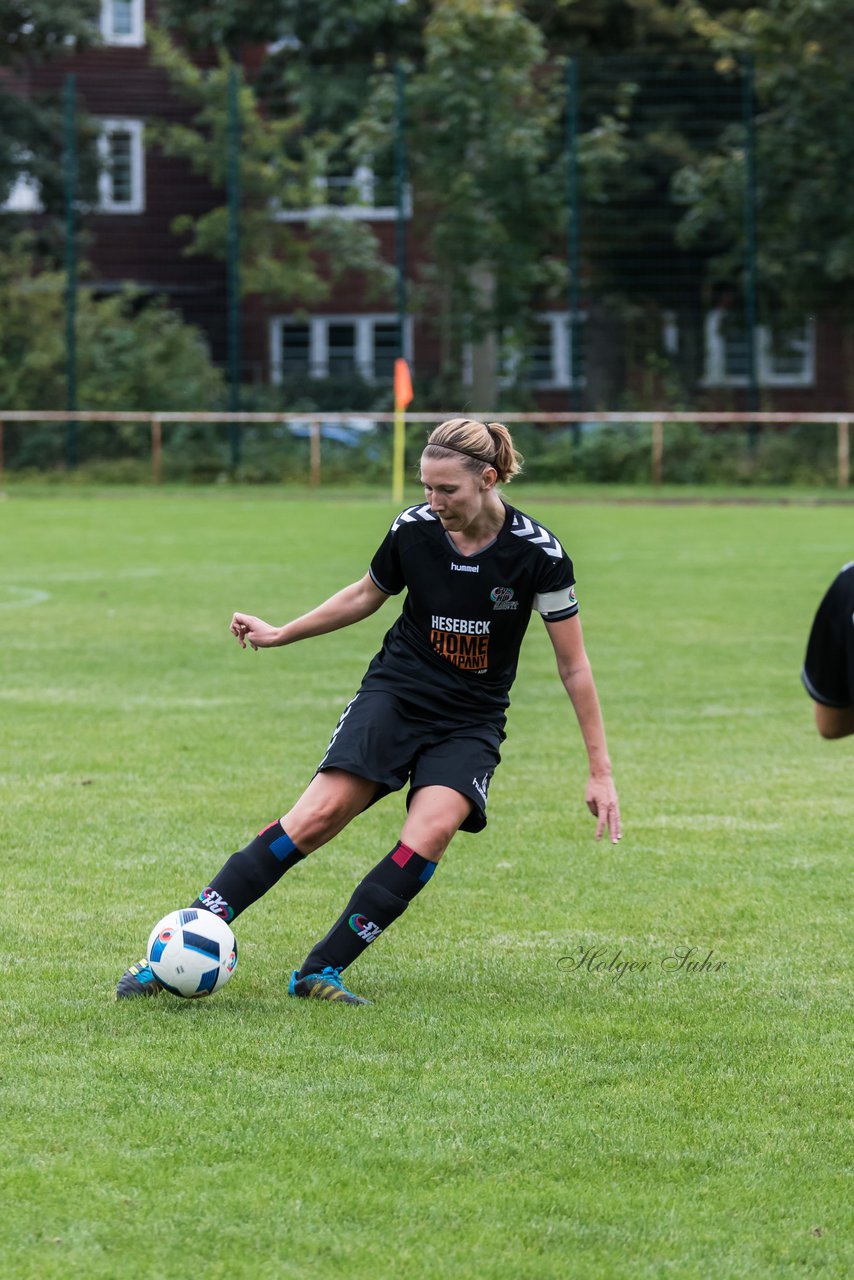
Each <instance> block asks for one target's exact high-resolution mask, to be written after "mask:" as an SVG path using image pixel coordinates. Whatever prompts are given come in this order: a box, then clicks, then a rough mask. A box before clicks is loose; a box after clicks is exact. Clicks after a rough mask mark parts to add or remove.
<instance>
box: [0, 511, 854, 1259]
mask: <svg viewBox="0 0 854 1280" xmlns="http://www.w3.org/2000/svg"><path fill="white" fill-rule="evenodd" d="M588 496H589V495H588ZM508 497H510V498H511V499H513V500H515V501H517V502H518V503H519V505H520V506H522V507H523V508H524V509H526V510H529V511H531V512H532V513H533V514H535V515H537V514H538V515H540V516H541V518H542V519H544V520H545V522H546V524H548V525H549V527H551V528H552V529H553V530H554V531H555V533H557V534H558V536H559V537H560V538H561V539H562V540H563V541H564V543H565V545H566V547H567V549H568V550H569V552H570V554H571V555H572V556H573V558H574V560H575V562H576V570H577V576H578V591H579V598H580V600H581V605H582V616H583V620H584V627H585V635H586V639H587V644H588V649H589V652H590V654H591V658H592V661H593V664H594V670H595V672H596V676H597V680H598V684H599V689H600V695H601V698H602V702H603V705H604V710H605V716H606V723H607V727H608V732H609V737H610V742H611V749H612V755H613V758H614V765H615V770H616V774H617V780H618V783H619V786H620V794H621V800H622V803H623V809H624V818H625V828H626V834H625V837H624V840H623V843H622V845H621V846H620V847H619V848H618V849H616V850H615V849H613V848H611V847H610V846H604V845H599V846H597V845H595V844H594V843H593V841H592V838H591V837H592V821H591V819H590V818H589V815H587V814H586V811H585V809H584V805H583V786H584V754H583V750H582V748H581V745H580V742H579V736H578V732H577V729H576V727H575V725H574V718H573V716H572V712H571V708H570V707H569V704H568V702H567V700H566V698H565V696H564V694H563V692H562V690H561V688H560V686H559V684H558V681H557V677H556V675H555V672H554V661H553V656H552V653H551V647H550V645H549V644H548V640H547V637H546V636H545V634H544V629H543V628H542V626H541V625H540V624H539V622H538V621H537V620H536V619H534V621H533V623H532V626H531V630H530V632H529V636H528V638H527V640H526V642H525V649H524V652H523V656H522V662H521V665H520V674H519V679H518V681H517V684H516V687H515V690H514V699H513V707H512V709H511V713H510V725H509V737H508V741H507V743H506V744H505V749H504V763H503V764H502V767H501V769H500V770H499V772H498V774H497V776H496V780H495V783H494V787H493V790H492V794H491V797H490V825H489V827H488V829H487V831H486V833H485V834H484V835H483V836H480V837H478V838H473V837H467V836H460V837H459V838H458V839H457V841H456V842H455V843H454V845H453V846H452V848H451V850H450V851H449V853H448V855H447V857H446V859H445V860H444V862H443V865H442V866H441V867H440V869H439V872H438V874H437V876H436V877H435V879H434V880H433V882H432V884H431V886H430V889H429V891H428V892H425V893H424V894H423V895H421V897H420V898H419V900H418V902H417V903H415V904H413V907H412V909H411V910H410V911H409V912H408V913H407V916H406V918H405V920H402V921H401V922H400V923H399V925H398V926H396V927H395V929H393V930H390V931H389V934H388V936H387V937H384V938H383V939H382V940H381V941H380V943H379V944H378V945H377V946H376V947H375V948H372V949H371V950H370V951H369V952H368V953H367V954H366V956H365V957H364V959H363V960H362V961H360V963H359V965H358V966H356V967H355V968H354V969H353V970H352V973H351V977H352V984H353V986H354V987H355V989H356V990H358V991H361V992H364V994H366V995H367V996H369V997H370V998H371V999H372V1000H374V1001H375V1003H374V1004H373V1005H372V1006H371V1007H370V1008H369V1009H358V1010H354V1009H346V1008H345V1009H340V1008H337V1007H334V1006H326V1005H319V1004H313V1003H309V1002H300V1003H297V1002H292V1001H289V1000H288V999H287V998H286V997H285V995H284V987H285V982H286V978H287V974H288V971H289V969H290V967H292V966H293V965H294V964H296V963H298V962H299V961H300V960H301V958H302V956H303V954H304V953H305V951H306V949H307V947H308V946H309V945H310V944H311V943H312V942H313V941H314V940H315V939H316V937H317V936H319V934H320V933H321V932H322V931H323V930H324V929H325V928H326V927H327V926H328V924H329V922H330V920H331V918H332V917H333V915H334V914H337V912H338V911H339V910H340V909H341V906H342V904H343V902H344V901H345V900H346V896H347V895H348V894H349V892H350V890H351V888H352V886H353V885H354V884H355V882H356V881H357V880H358V879H359V878H360V876H361V875H362V874H363V873H364V871H365V870H366V869H367V868H368V867H370V866H372V865H373V863H374V862H376V861H377V859H378V858H379V857H380V856H381V855H382V854H383V853H384V852H385V851H386V850H387V849H389V848H390V847H391V845H392V844H393V842H394V839H395V836H396V832H397V829H398V826H399V823H400V820H401V818H402V815H403V799H402V797H399V796H398V797H391V798H389V799H388V800H387V801H385V802H383V804H381V805H378V806H376V807H374V808H373V809H371V810H369V811H368V812H367V813H366V814H364V815H363V816H362V817H361V818H360V819H359V820H358V821H357V822H356V823H354V824H353V825H352V826H351V828H349V829H348V830H347V831H346V832H344V833H343V834H342V835H341V836H340V837H339V838H338V839H337V840H336V841H335V842H334V843H333V844H332V845H331V846H330V847H329V848H328V849H327V850H324V851H322V852H321V853H318V854H317V855H314V856H313V857H312V858H311V859H309V860H307V862H306V863H304V864H302V865H301V866H299V867H298V868H296V869H295V871H294V872H293V873H292V874H290V875H289V876H288V877H287V878H286V880H285V881H284V882H283V883H282V884H281V885H280V886H279V888H278V889H277V890H276V891H275V892H274V893H273V894H271V895H269V896H268V898H266V899H265V900H264V901H262V902H261V903H260V904H258V905H257V906H256V907H255V908H254V909H253V910H252V911H251V912H249V913H247V915H246V916H245V917H243V918H241V920H240V921H239V922H238V924H237V933H238V937H239V939H240V965H239V967H238V971H237V974H236V976H235V978H234V980H233V981H232V982H231V983H230V984H229V986H228V987H227V988H226V989H225V990H224V991H223V992H222V993H220V994H218V995H217V996H216V997H215V998H214V999H212V1000H210V1001H207V1002H200V1003H183V1002H179V1001H177V1000H172V999H169V998H167V997H162V998H160V999H158V1000H157V1001H154V1002H144V1003H143V1002H141V1003H140V1004H138V1005H129V1006H128V1005H116V1004H115V1002H114V1001H113V998H112V997H113V991H114V985H115V980H116V978H117V976H118V974H119V972H120V971H121V970H122V968H123V967H124V966H125V965H126V964H127V963H128V962H130V961H131V960H133V959H136V958H137V957H138V956H139V955H140V954H141V952H142V947H143V945H144V940H145V938H146V937H147V933H148V930H149V928H150V926H151V924H152V923H153V922H154V921H155V920H156V919H157V918H158V917H159V916H160V915H162V914H164V913H165V912H166V911H167V910H170V909H172V908H174V907H175V906H177V905H180V904H182V903H184V902H186V901H187V900H188V898H189V897H190V896H191V895H192V894H194V893H195V892H196V890H197V889H198V888H199V887H200V886H201V885H202V884H203V883H205V881H206V879H207V878H208V877H209V876H210V874H211V873H212V871H213V870H215V869H216V867H217V866H218V865H219V863H220V862H221V861H222V858H223V856H224V855H226V854H227V853H229V852H231V850H232V849H235V848H237V847H239V846H240V845H241V844H243V843H244V842H245V840H246V838H247V837H248V836H249V835H251V833H252V832H253V831H254V830H257V829H258V827H260V826H261V825H262V823H264V822H266V821H269V820H270V819H271V818H272V817H274V816H276V815H277V814H278V813H279V812H281V811H283V810H284V809H285V808H286V807H287V806H288V804H289V803H290V801H291V799H292V798H293V797H294V795H295V794H296V793H297V792H298V791H299V790H300V789H301V787H302V786H303V785H304V784H305V782H306V781H307V779H308V778H309V777H310V774H311V772H312V770H313V768H314V766H315V764H316V762H317V760H318V759H319V757H320V756H321V755H322V753H323V750H324V748H325V745H326V742H327V740H328V736H329V733H330V732H331V730H332V728H333V726H334V724H335V721H336V719H337V716H338V714H339V713H340V710H341V708H342V707H343V706H344V705H345V703H346V701H347V700H348V699H349V697H351V696H352V693H353V690H354V689H355V687H356V686H357V684H358V681H359V678H360V676H361V673H362V671H363V670H364V667H365V665H366V664H367V661H368V659H369V657H370V655H371V654H372V653H373V652H374V649H375V648H376V646H377V645H378V643H379V641H380V639H381V637H382V634H383V632H384V630H385V628H386V627H387V626H388V625H390V623H391V621H392V619H393V616H394V610H395V608H396V605H395V604H394V602H392V603H390V604H389V605H387V606H386V607H385V608H384V609H383V610H381V612H380V613H379V614H378V615H376V616H375V617H374V618H371V619H369V620H367V621H366V622H365V623H363V624H360V626H359V627H358V628H354V629H351V630H349V631H345V632H342V633H339V634H337V635H334V636H328V637H322V638H319V639H317V640H315V641H313V642H310V643H307V644H305V645H300V646H295V647H293V648H291V649H288V650H283V651H279V652H276V653H258V654H256V653H243V652H241V651H240V650H239V649H238V647H237V645H236V644H235V643H234V641H233V640H232V639H231V637H229V635H228V634H227V626H228V621H229V619H230V616H231V612H232V611H233V610H234V609H235V608H241V609H247V610H251V611H253V612H257V613H259V614H261V615H262V616H265V617H269V618H271V619H272V620H284V619H285V618H287V617H289V616H294V615H296V614H298V613H300V612H303V611H305V610H306V609H308V608H310V607H311V606H312V605H313V604H315V603H317V602H318V601H319V600H320V599H322V598H323V597H324V596H326V595H328V594H330V593H331V592H332V591H334V590H336V589H337V588H338V587H340V586H341V585H343V584H344V583H345V582H347V581H351V580H353V579H355V578H356V577H358V576H360V575H361V574H362V573H363V572H364V570H365V567H366V565H367V563H368V560H369V558H370V555H371V554H372V552H373V550H374V548H375V546H376V545H377V544H378V543H379V541H380V539H381V537H382V536H383V533H384V531H385V528H386V527H387V522H388V520H389V519H390V518H391V516H392V515H393V514H394V511H393V508H392V507H391V506H390V504H389V503H388V502H387V501H385V500H383V499H373V500H371V499H367V498H351V499H347V498H346V497H342V498H340V499H338V500H337V501H336V503H335V504H334V505H331V504H329V503H327V502H314V501H309V500H306V501H298V500H295V499H293V498H289V499H288V500H287V501H282V502H281V503H279V502H276V501H273V500H271V498H270V497H269V495H265V496H264V498H263V500H259V499H258V498H257V497H256V495H254V494H252V493H249V492H248V491H237V492H229V493H228V494H227V495H226V494H223V495H222V496H221V497H220V496H219V495H217V494H212V493H210V492H204V493H199V494H188V493H171V494H170V493H166V494H162V495H151V496H148V495H137V496H135V497H134V498H133V500H129V501H119V500H106V501H92V500H89V495H88V494H87V493H86V491H83V492H81V493H79V494H74V495H65V494H63V495H61V496H56V495H54V496H52V497H51V499H50V500H49V501H40V500H36V499H30V498H27V497H26V496H25V495H24V494H23V493H22V492H21V491H16V492H13V494H12V497H11V498H10V500H9V501H7V502H5V503H3V504H2V505H0V549H1V550H0V600H2V601H4V602H6V601H13V600H14V599H15V597H16V593H17V603H16V604H15V607H12V608H4V609H2V610H0V633H2V650H0V652H2V658H0V662H2V667H0V676H1V677H2V678H0V708H2V710H0V714H2V723H3V752H2V758H0V815H2V816H0V829H2V835H3V849H4V872H5V874H4V902H5V918H4V924H5V946H4V947H3V949H2V964H3V968H4V975H3V976H4V988H3V996H4V999H3V1001H2V1008H3V1014H4V1023H5V1029H4V1035H3V1039H2V1053H3V1056H4V1058H5V1063H4V1065H3V1070H2V1089H3V1092H4V1095H5V1097H4V1102H5V1109H4V1117H5V1118H4V1136H5V1139H6V1144H5V1145H6V1158H5V1160H4V1161H3V1162H2V1166H0V1189H2V1192H3V1195H4V1203H6V1204H7V1205H9V1206H10V1211H9V1213H8V1214H7V1221H6V1241H7V1243H6V1249H5V1251H4V1263H5V1272H6V1274H7V1275H8V1276H10V1277H19V1276H20V1277H31V1276H38V1277H68V1276H78V1275H80V1276H84V1275H85V1276H87V1277H118V1276H123V1277H124V1276H131V1277H141V1278H145V1280H147V1278H148V1277H155V1276H159V1275H161V1274H162V1273H163V1272H164V1271H165V1270H167V1269H172V1268H174V1267H175V1266H183V1265H184V1264H185V1263H186V1264H187V1265H190V1264H192V1265H196V1263H198V1265H200V1266H202V1267H203V1269H204V1272H205V1274H206V1275H207V1276H212V1277H216V1276H223V1277H225V1276H228V1277H247V1280H254V1278H255V1277H291V1276H293V1277H305V1276H317V1277H323V1278H326V1277H333V1276H338V1275H344V1274H347V1275H351V1276H356V1277H361V1276H365V1277H367V1276H369V1275H370V1276H373V1277H377V1276H394V1277H395V1280H398V1278H400V1280H408V1278H409V1277H412V1278H415V1277H434V1276H435V1277H446V1276H447V1277H469V1276H478V1277H488V1278H489V1280H492V1277H495V1278H500V1280H503V1278H504V1277H507V1278H508V1280H510V1277H513V1278H515V1277H520V1276H523V1277H527V1276H530V1277H556V1278H557V1277H566V1276H572V1277H611V1276H631V1277H635V1276H638V1277H658V1276H663V1275H674V1276H679V1277H698V1278H699V1277H703V1278H705V1277H709V1276H734V1277H735V1276H737V1277H741V1276H748V1277H749V1276H757V1277H758V1276H789V1275H792V1276H794V1275H818V1276H839V1277H842V1276H846V1275H848V1274H850V1273H851V1272H852V1270H854V1256H852V1246H851V1240H852V1215H851V1209H850V1204H851V1186H850V1150H851V1147H850V1142H851V1131H850V1096H849V1092H848V1085H847V1080H848V1079H849V1075H848V1071H849V1064H850V1030H849V1028H850V1002H851V961H850V937H849V925H848V899H849V884H850V869H849V862H850V834H849V833H850V822H851V794H852V791H851V767H852V756H851V747H850V746H849V744H848V743H847V742H843V743H835V744H831V743H825V742H822V741H821V740H820V739H819V738H818V737H817V735H816V734H815V732H814V729H813V727H812V720H811V711H810V706H809V702H808V699H807V698H806V696H805V694H804V693H803V691H802V690H801V688H800V685H799V681H798V673H799V669H800V664H801V661H802V657H803V650H804V646H805V641H806V634H807V630H808V627H809V622H810V620H811V617H812V613H813V611H814V609H815V606H816V604H817V602H818V599H819V597H820V595H821V593H822V592H823V590H824V589H825V587H826V585H827V583H828V582H829V580H830V578H831V576H832V574H833V573H834V572H835V571H836V570H837V569H838V567H839V566H840V565H841V563H842V562H843V561H845V560H847V559H850V558H851V555H852V551H851V537H850V519H849V516H848V514H847V512H846V511H845V510H844V509H839V508H820V509H810V508H788V507H765V508H753V507H745V508H703V507H696V508H683V507H678V508H649V507H646V508H643V507H614V506H607V505H595V504H590V503H588V502H585V504H584V505H583V506H578V507H575V506H572V505H563V504H548V505H545V504H544V505H543V506H542V507H538V505H537V499H536V491H531V490H525V489H523V488H521V487H520V488H519V489H518V490H514V489H512V488H511V490H510V491H509V492H508ZM416 498H417V493H416V492H414V491H413V500H415V499H416ZM4 592H5V593H4ZM23 592H45V593H48V596H49V598H48V599H47V600H44V601H42V602H40V603H35V602H32V603H29V604H26V603H23V601H24V600H25V599H26V597H25V596H23V595H22V594H21V593H23ZM690 947H697V948H698V950H697V953H696V956H697V957H699V958H700V959H702V958H703V957H705V956H706V955H707V953H708V952H709V951H712V952H713V961H714V962H716V963H717V962H723V966H724V967H723V968H720V969H712V970H705V971H702V972H695V973H692V972H690V971H686V970H685V969H684V968H683V969H681V970H677V971H673V969H672V968H668V967H666V966H664V965H663V964H662V961H663V960H666V959H667V957H669V956H670V955H672V954H673V952H674V949H677V948H683V949H684V948H690ZM594 953H595V955H596V956H597V957H598V958H599V959H603V960H605V961H606V962H607V963H608V964H610V965H611V968H610V969H608V968H599V969H597V968H595V967H594V966H595V964H596V963H597V960H595V959H594V960H593V961H592V962H591V965H590V967H587V966H584V967H581V968H573V967H572V965H573V963H575V961H577V960H578V959H579V958H580V957H581V956H583V955H584V954H587V955H588V956H589V955H594ZM680 954H681V952H680ZM566 958H569V959H566ZM621 960H622V961H623V962H625V961H629V962H634V966H635V967H634V968H633V969H631V970H630V971H626V972H623V973H622V975H621V976H620V971H619V965H620V963H621ZM12 1206H14V1211H13V1210H12Z"/></svg>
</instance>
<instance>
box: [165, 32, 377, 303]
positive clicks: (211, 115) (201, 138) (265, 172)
mask: <svg viewBox="0 0 854 1280" xmlns="http://www.w3.org/2000/svg"><path fill="white" fill-rule="evenodd" d="M150 44H151V52H152V57H153V59H154V61H155V62H156V63H157V64H158V65H160V66H161V67H163V69H164V70H165V71H166V72H167V73H168V75H169V78H170V80H171V82H172V85H173V87H174V89H175V90H176V91H177V92H178V93H179V94H180V95H181V96H182V97H184V98H185V99H186V100H187V101H189V102H191V103H192V104H193V105H194V106H195V107H196V114H195V116H194V120H193V124H192V125H183V124H180V125H179V124H172V123H169V122H168V121H163V120H156V119H155V120H153V121H151V124H150V136H151V138H152V139H153V141H154V142H155V143H156V144H157V145H158V146H159V147H160V148H161V149H162V151H163V152H164V154H166V155H168V156H180V157H183V158H185V159H186V160H187V161H188V162H189V163H190V165H191V167H192V168H193V170H194V172H196V173H198V174H202V175H204V176H205V177H206V178H207V179H208V180H209V182H210V183H211V185H212V186H213V187H214V188H216V189H218V190H222V189H223V188H224V187H225V186H226V184H227V178H228V164H229V160H228V157H229V151H230V135H229V131H230V129H231V128H232V122H231V121H230V119H229V110H228V80H229V75H230V74H231V71H232V67H233V63H232V62H231V59H230V58H229V56H228V55H227V54H226V53H224V52H223V53H220V56H219V60H218V63H217V65H216V66H215V67H213V68H211V69H202V68H200V67H198V66H196V65H195V64H194V63H193V62H192V61H191V60H190V58H189V57H188V56H187V55H186V53H184V52H183V51H182V50H181V49H179V48H178V46H177V45H176V44H174V43H172V42H171V40H170V39H169V38H168V36H167V35H166V34H165V33H163V32H162V31H157V30H154V29H153V30H152V31H151V33H150ZM237 114H238V119H239V124H238V127H239V215H238V217H239V235H240V278H241V290H242V292H243V293H244V294H258V295H262V296H264V297H267V298H272V299H282V298H287V299H289V300H290V301H291V302H292V303H294V302H296V303H299V304H303V305H306V304H309V303H316V302H317V301H318V300H320V299H321V298H323V297H325V296H326V294H327V293H328V291H329V280H330V277H331V279H333V280H334V279H336V278H337V277H338V276H339V275H340V274H341V273H342V272H344V271H347V270H356V271H360V272H363V273H365V274H366V276H370V277H372V278H373V281H374V285H375V287H376V288H380V287H381V286H382V284H383V283H387V282H389V281H390V280H391V278H392V277H391V274H390V272H389V270H388V268H387V267H386V266H385V264H384V263H383V262H382V261H381V259H380V256H379V253H378V251H377V246H376V242H375V239H374V237H373V235H372V233H371V232H370V230H369V229H368V227H367V226H365V225H364V224H362V223H359V222H356V221H351V220H347V219H342V218H338V217H336V216H335V215H334V214H332V215H330V216H328V217H324V218H317V219H315V220H314V221H313V224H312V228H311V231H310V233H309V234H306V233H305V232H304V231H303V230H295V229H294V227H293V226H292V225H290V224H288V223H286V222H283V221H281V220H279V219H277V217H276V212H277V211H279V210H282V211H287V210H290V209H293V208H306V207H308V206H310V205H312V204H313V203H316V200H315V199H314V193H315V192H316V184H317V180H318V177H319V176H320V174H321V173H322V172H323V162H324V157H325V149H324V146H323V140H322V139H320V140H318V142H317V144H316V145H315V143H313V142H312V141H311V140H307V139H305V138H303V137H301V136H300V129H301V121H300V119H299V117H298V116H293V115H287V116H285V117H278V118H277V117H276V116H273V115H271V114H270V113H269V112H267V111H266V110H264V108H263V105H262V104H261V103H260V102H259V100H258V97H257V94H256V93H255V90H254V89H253V88H252V86H250V85H249V84H248V83H246V81H245V80H244V79H241V81H240V85H239V93H238V106H237ZM228 225H229V217H228V209H227V206H226V205H222V204H221V205H217V206H216V207H214V208H213V209H211V210H210V211H209V212H207V213H205V214H202V215H201V216H199V217H195V218H194V217H192V216H190V215H185V216H181V217H179V218H177V219H176V221H175V223H174V230H175V231H176V232H177V233H179V234H182V235H187V236H188V237H189V240H188V243H187V246H186V248H185V250H184V251H185V253H188V254H205V255H211V256H213V257H216V258H221V259H223V258H225V257H226V256H227V253H228ZM319 252H322V254H323V262H324V265H325V268H326V270H325V271H324V270H321V269H320V267H319V262H318V257H317V255H318V253H319Z"/></svg>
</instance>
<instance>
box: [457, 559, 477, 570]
mask: <svg viewBox="0 0 854 1280" xmlns="http://www.w3.org/2000/svg"><path fill="white" fill-rule="evenodd" d="M451 568H452V569H456V571H457V573H480V565H479V564H455V563H454V561H453V560H452V561H451Z"/></svg>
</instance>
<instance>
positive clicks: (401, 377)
mask: <svg viewBox="0 0 854 1280" xmlns="http://www.w3.org/2000/svg"><path fill="white" fill-rule="evenodd" d="M411 402H412V378H411V377H410V373H409V365H408V364H407V363H406V361H405V360H404V359H403V357H402V356H399V357H398V359H397V360H395V362H394V407H395V409H405V408H406V406H407V405H408V404H411Z"/></svg>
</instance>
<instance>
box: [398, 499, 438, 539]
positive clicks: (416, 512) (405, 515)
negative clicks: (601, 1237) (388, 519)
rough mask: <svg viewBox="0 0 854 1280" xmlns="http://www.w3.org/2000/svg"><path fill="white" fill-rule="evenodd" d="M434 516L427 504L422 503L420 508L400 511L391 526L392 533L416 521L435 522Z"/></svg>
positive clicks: (408, 508)
mask: <svg viewBox="0 0 854 1280" xmlns="http://www.w3.org/2000/svg"><path fill="white" fill-rule="evenodd" d="M435 519H436V516H435V515H434V514H433V512H432V511H431V510H430V504H429V503H428V502H422V504H421V506H420V507H407V508H406V510H405V511H401V513H400V515H399V516H398V517H397V519H396V520H395V521H394V524H393V525H392V526H391V531H392V533H396V532H397V530H398V529H399V528H400V526H401V525H402V524H414V523H415V521H417V520H435Z"/></svg>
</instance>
